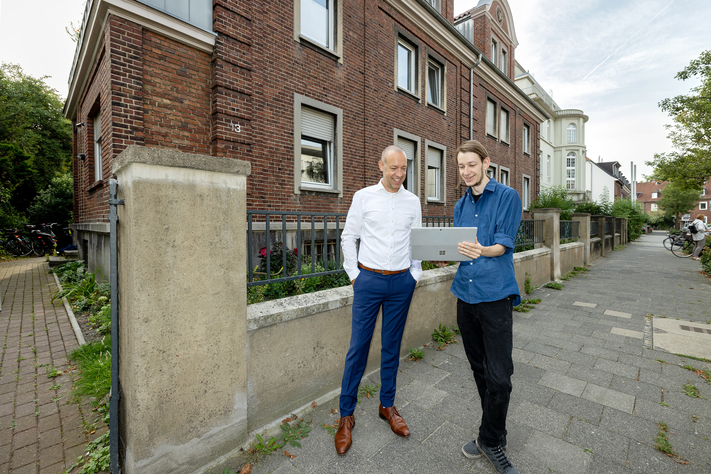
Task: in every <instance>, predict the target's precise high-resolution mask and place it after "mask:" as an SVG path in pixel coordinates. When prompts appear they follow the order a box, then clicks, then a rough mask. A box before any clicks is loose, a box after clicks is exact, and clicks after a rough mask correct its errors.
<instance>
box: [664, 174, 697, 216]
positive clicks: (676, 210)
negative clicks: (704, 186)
mask: <svg viewBox="0 0 711 474" xmlns="http://www.w3.org/2000/svg"><path fill="white" fill-rule="evenodd" d="M699 195H701V189H700V188H691V189H689V188H683V187H682V186H681V185H679V184H676V183H669V184H667V185H666V186H665V187H664V191H663V192H662V197H661V198H659V201H657V204H659V207H660V208H661V209H662V210H664V212H665V213H666V214H667V215H670V216H674V217H675V219H677V220H678V217H679V216H680V215H681V214H684V213H686V212H688V211H689V209H694V208H695V207H696V202H697V201H698V200H699ZM675 222H676V220H675Z"/></svg>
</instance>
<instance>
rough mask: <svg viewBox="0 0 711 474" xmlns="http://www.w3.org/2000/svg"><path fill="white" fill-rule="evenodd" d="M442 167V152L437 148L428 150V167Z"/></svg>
mask: <svg viewBox="0 0 711 474" xmlns="http://www.w3.org/2000/svg"><path fill="white" fill-rule="evenodd" d="M441 166H442V152H441V151H440V150H438V149H437V148H432V147H429V148H428V149H427V167H429V168H437V169H439V168H440V167H441Z"/></svg>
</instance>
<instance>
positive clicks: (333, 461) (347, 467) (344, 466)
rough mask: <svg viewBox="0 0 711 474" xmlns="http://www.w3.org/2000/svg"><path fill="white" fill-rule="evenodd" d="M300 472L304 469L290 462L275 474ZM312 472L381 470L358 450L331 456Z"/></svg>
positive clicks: (348, 473)
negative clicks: (300, 469)
mask: <svg viewBox="0 0 711 474" xmlns="http://www.w3.org/2000/svg"><path fill="white" fill-rule="evenodd" d="M300 472H302V471H299V470H297V469H296V468H294V467H293V466H292V465H291V464H289V465H288V466H286V465H285V466H283V467H281V468H280V469H277V470H275V471H274V473H273V474H292V473H293V474H298V473H300ZM311 472H312V473H313V474H333V473H334V472H337V473H339V474H351V473H352V474H360V473H364V474H377V473H379V472H381V471H380V470H379V469H378V466H376V465H375V464H373V463H372V462H371V461H370V460H368V459H366V458H365V456H363V455H362V454H360V453H358V452H357V451H353V452H351V451H348V453H346V454H345V455H344V456H337V457H330V458H329V460H328V461H327V462H326V463H325V464H323V465H322V466H321V467H319V468H318V469H316V470H314V471H311Z"/></svg>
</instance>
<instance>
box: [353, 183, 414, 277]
mask: <svg viewBox="0 0 711 474" xmlns="http://www.w3.org/2000/svg"><path fill="white" fill-rule="evenodd" d="M412 227H422V208H421V207H420V199H419V198H418V197H417V196H415V195H414V194H412V193H411V192H409V191H407V190H406V189H405V188H404V187H403V186H400V189H398V191H397V192H396V193H390V192H388V191H387V190H386V189H385V187H383V184H382V181H381V182H379V183H378V184H376V185H374V186H368V187H367V188H363V189H361V190H360V191H358V192H356V193H355V194H354V195H353V202H352V203H351V207H350V209H348V217H346V225H345V227H344V228H343V233H342V234H341V247H342V248H343V256H344V261H343V268H344V269H345V270H346V273H348V278H350V279H351V281H352V280H355V279H356V277H358V275H359V274H360V269H359V268H358V262H360V263H362V264H363V265H364V266H366V267H368V268H373V269H377V270H404V269H407V268H409V269H410V273H411V274H412V277H413V278H414V279H415V280H416V281H420V277H421V276H422V265H421V262H420V261H419V260H412V258H411V257H412V241H411V240H410V229H411V228H412ZM357 239H360V248H359V249H358V250H356V240H357Z"/></svg>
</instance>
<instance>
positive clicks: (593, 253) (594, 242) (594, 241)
mask: <svg viewBox="0 0 711 474" xmlns="http://www.w3.org/2000/svg"><path fill="white" fill-rule="evenodd" d="M601 245H602V239H600V237H593V238H591V239H590V261H591V262H594V261H595V260H597V259H598V258H600V247H601Z"/></svg>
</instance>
